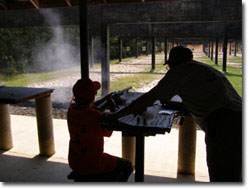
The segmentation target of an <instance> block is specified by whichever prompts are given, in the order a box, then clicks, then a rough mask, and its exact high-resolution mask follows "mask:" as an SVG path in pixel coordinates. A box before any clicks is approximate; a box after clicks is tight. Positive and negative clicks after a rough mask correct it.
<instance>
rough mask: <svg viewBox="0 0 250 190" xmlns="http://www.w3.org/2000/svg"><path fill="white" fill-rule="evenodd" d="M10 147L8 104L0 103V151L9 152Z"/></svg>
mask: <svg viewBox="0 0 250 190" xmlns="http://www.w3.org/2000/svg"><path fill="white" fill-rule="evenodd" d="M12 147H13V142H12V133H11V124H10V112H9V104H2V103H0V149H1V150H9V149H11V148H12Z"/></svg>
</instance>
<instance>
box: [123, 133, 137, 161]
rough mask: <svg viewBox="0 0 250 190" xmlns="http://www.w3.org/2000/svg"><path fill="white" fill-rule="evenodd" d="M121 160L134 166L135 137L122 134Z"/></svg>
mask: <svg viewBox="0 0 250 190" xmlns="http://www.w3.org/2000/svg"><path fill="white" fill-rule="evenodd" d="M122 158H126V159H128V160H129V161H130V162H131V163H132V164H133V166H135V137H133V136H127V135H124V133H122Z"/></svg>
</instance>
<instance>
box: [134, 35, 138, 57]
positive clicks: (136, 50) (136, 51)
mask: <svg viewBox="0 0 250 190" xmlns="http://www.w3.org/2000/svg"><path fill="white" fill-rule="evenodd" d="M135 58H138V39H137V38H136V39H135Z"/></svg>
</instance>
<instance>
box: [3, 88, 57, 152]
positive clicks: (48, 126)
mask: <svg viewBox="0 0 250 190" xmlns="http://www.w3.org/2000/svg"><path fill="white" fill-rule="evenodd" d="M52 92H53V89H48V88H28V87H4V86H2V87H1V88H0V121H1V123H0V149H1V150H9V149H11V148H12V147H13V142H12V133H11V125H10V112H9V104H19V103H22V102H25V101H28V100H31V99H35V108H36V118H37V128H38V139H39V148H40V155H41V156H51V155H53V154H54V153H55V146H54V134H53V122H52V109H51V107H52V106H51V93H52Z"/></svg>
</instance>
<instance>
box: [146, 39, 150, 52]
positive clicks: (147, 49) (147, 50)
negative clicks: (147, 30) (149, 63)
mask: <svg viewBox="0 0 250 190" xmlns="http://www.w3.org/2000/svg"><path fill="white" fill-rule="evenodd" d="M148 49H149V48H148V39H147V40H146V56H148Z"/></svg>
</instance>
